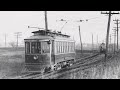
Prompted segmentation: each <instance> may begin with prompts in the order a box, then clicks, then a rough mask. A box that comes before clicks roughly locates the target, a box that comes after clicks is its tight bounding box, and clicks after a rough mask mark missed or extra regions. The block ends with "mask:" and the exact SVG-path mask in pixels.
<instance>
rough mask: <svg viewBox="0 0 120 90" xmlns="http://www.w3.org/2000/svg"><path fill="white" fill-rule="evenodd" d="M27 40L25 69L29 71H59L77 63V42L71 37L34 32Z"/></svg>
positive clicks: (40, 31)
mask: <svg viewBox="0 0 120 90" xmlns="http://www.w3.org/2000/svg"><path fill="white" fill-rule="evenodd" d="M32 33H33V36H31V37H29V38H27V39H25V40H24V41H25V67H26V69H27V70H28V71H46V70H59V69H61V68H64V67H69V66H71V65H72V64H73V63H74V61H75V41H74V40H72V39H70V36H69V35H65V34H62V33H61V32H56V31H54V32H52V31H50V30H39V31H35V32H32Z"/></svg>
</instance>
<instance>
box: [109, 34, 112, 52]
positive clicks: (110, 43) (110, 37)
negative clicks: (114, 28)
mask: <svg viewBox="0 0 120 90" xmlns="http://www.w3.org/2000/svg"><path fill="white" fill-rule="evenodd" d="M111 48H112V47H111V34H110V44H109V51H110V50H111Z"/></svg>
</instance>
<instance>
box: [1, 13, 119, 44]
mask: <svg viewBox="0 0 120 90" xmlns="http://www.w3.org/2000/svg"><path fill="white" fill-rule="evenodd" d="M116 12H117V11H116ZM115 18H118V19H120V15H113V16H112V20H111V31H110V34H113V30H112V29H113V27H115V26H116V25H115V24H114V22H113V19H115ZM60 19H65V20H69V22H68V23H67V24H66V25H65V26H64V28H63V29H62V33H66V34H68V35H71V38H73V37H74V39H75V41H76V42H77V43H79V31H78V29H79V28H78V26H79V25H80V26H81V33H82V41H83V42H84V43H91V42H92V41H91V40H92V36H91V34H92V33H93V35H94V43H96V42H97V35H98V40H99V42H102V41H103V40H104V39H105V37H106V32H107V23H108V16H106V15H105V14H101V11H48V27H49V29H52V30H56V31H60V30H61V28H62V26H63V25H64V24H65V22H58V21H56V20H60ZM80 19H83V20H86V19H89V21H88V22H81V23H78V22H73V21H76V20H80ZM28 26H31V27H40V28H44V27H45V25H44V11H0V31H1V32H0V44H2V45H4V34H7V43H9V42H11V41H16V38H15V35H14V33H15V32H22V36H21V38H20V43H21V42H22V41H23V40H24V39H25V38H27V37H29V36H31V35H32V34H31V32H32V31H36V30H37V29H32V28H31V29H28ZM119 38H120V36H119ZM112 40H113V36H112Z"/></svg>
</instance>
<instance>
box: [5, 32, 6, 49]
mask: <svg viewBox="0 0 120 90" xmlns="http://www.w3.org/2000/svg"><path fill="white" fill-rule="evenodd" d="M5 47H6V34H5Z"/></svg>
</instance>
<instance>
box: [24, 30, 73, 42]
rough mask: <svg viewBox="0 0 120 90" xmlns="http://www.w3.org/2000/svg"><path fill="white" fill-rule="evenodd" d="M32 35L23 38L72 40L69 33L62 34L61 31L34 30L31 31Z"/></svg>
mask: <svg viewBox="0 0 120 90" xmlns="http://www.w3.org/2000/svg"><path fill="white" fill-rule="evenodd" d="M32 33H33V34H34V35H33V36H31V37H29V38H27V39H25V40H38V39H39V40H65V41H66V40H67V41H74V40H72V39H70V36H69V35H65V34H62V33H61V32H56V31H53V32H51V31H50V30H47V31H45V30H39V31H34V32H32Z"/></svg>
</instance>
